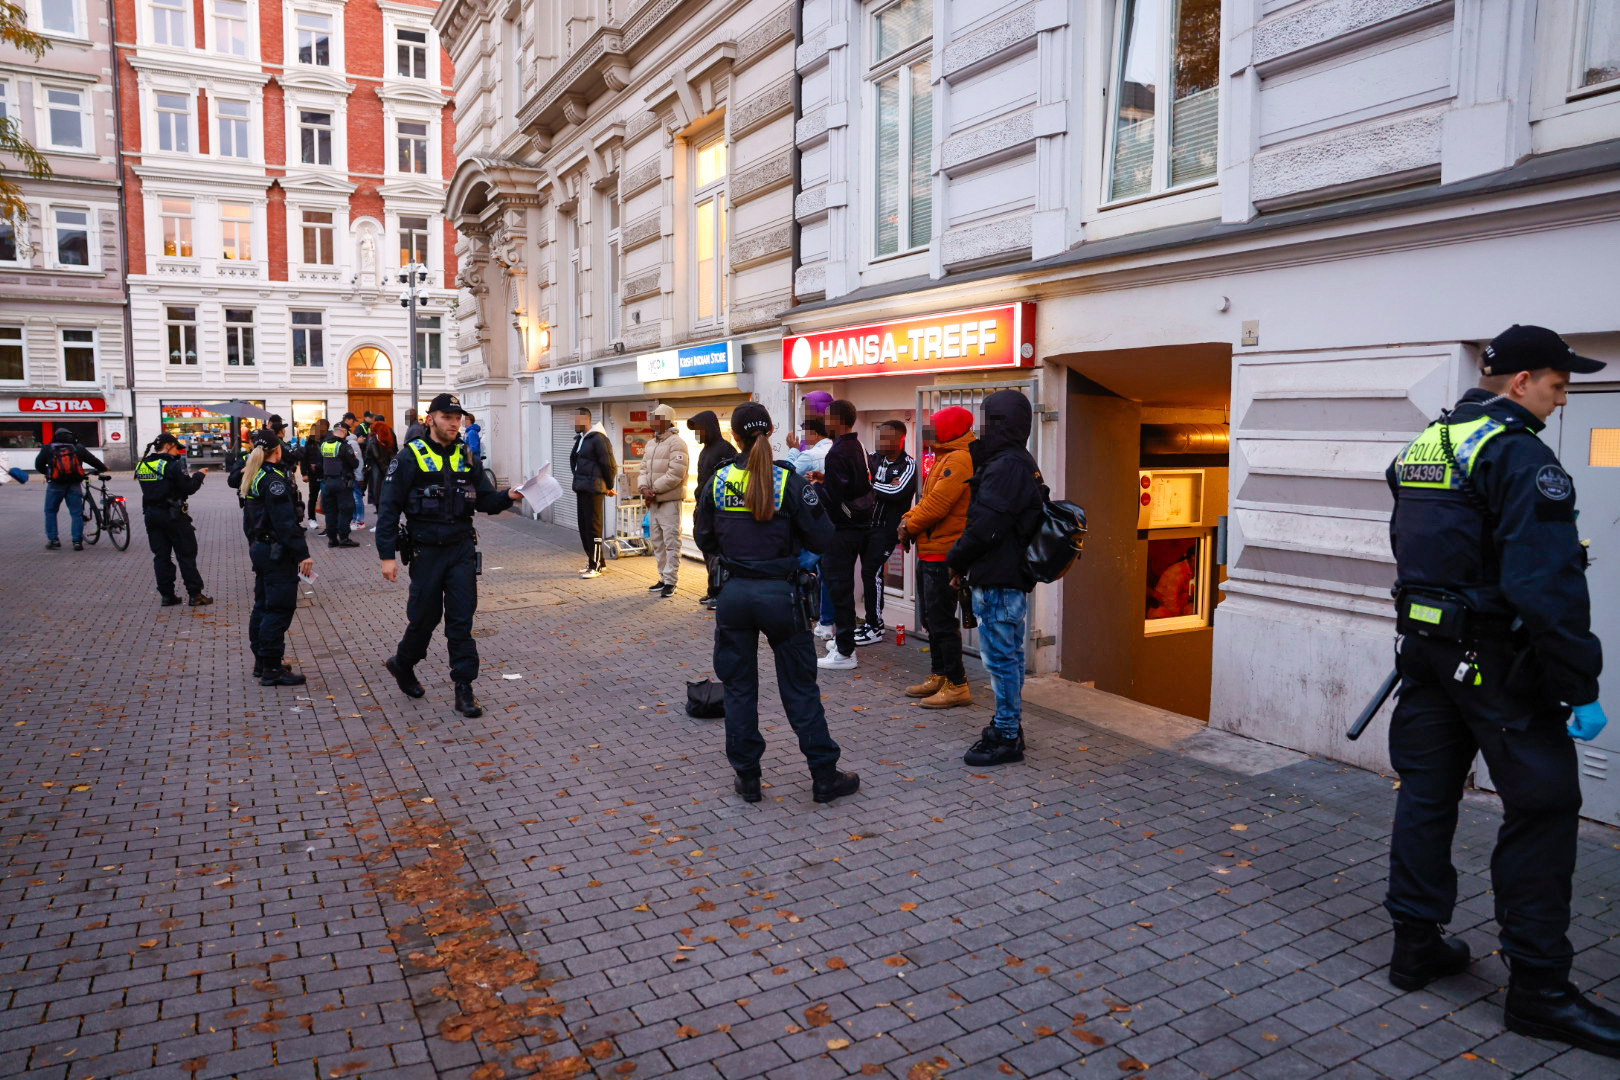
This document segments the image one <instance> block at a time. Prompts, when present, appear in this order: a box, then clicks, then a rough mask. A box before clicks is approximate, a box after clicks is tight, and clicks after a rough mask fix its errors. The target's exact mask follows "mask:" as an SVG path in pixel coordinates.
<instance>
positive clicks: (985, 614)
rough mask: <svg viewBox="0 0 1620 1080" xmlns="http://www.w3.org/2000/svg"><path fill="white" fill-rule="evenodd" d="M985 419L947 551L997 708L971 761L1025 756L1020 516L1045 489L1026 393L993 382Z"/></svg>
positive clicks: (1025, 617)
mask: <svg viewBox="0 0 1620 1080" xmlns="http://www.w3.org/2000/svg"><path fill="white" fill-rule="evenodd" d="M983 409H984V423H983V425H982V427H981V431H982V437H981V438H980V440H979V444H978V445H979V447H980V448H981V449H980V452H979V454H978V455H976V456H975V460H974V475H973V479H972V480H970V481H968V483H969V486H970V487H971V489H972V492H973V494H972V498H971V500H970V501H969V503H968V514H967V527H966V528H964V529H963V530H962V535H961V537H960V538H959V539H958V540H957V541H956V544H955V545H954V546H953V547H952V548H951V551H950V554H949V555H947V556H946V557H945V564H946V566H947V567H949V568H950V572H951V576H952V579H953V581H957V582H960V581H964V580H965V581H966V583H967V584H968V585H969V586H971V587H972V589H973V610H974V613H975V614H976V615H977V617H978V620H979V657H980V659H981V660H983V661H984V666H985V667H986V668H987V669H989V671H990V685H991V688H992V689H994V690H995V692H996V715H995V719H994V720H993V721H992V722H991V724H990V726H989V727H987V728H985V729H984V731H983V732H982V733H981V734H980V736H979V740H978V741H977V742H976V743H974V744H973V746H972V748H970V749H969V750H968V752H967V753H966V754H965V755H964V756H963V758H962V760H963V761H965V762H966V763H967V764H969V765H977V766H984V765H1005V764H1008V763H1010V762H1014V761H1022V760H1024V733H1023V727H1024V718H1023V698H1024V634H1025V629H1026V627H1027V626H1028V624H1029V594H1030V593H1031V592H1032V591H1034V589H1035V575H1034V574H1032V573H1030V569H1029V563H1028V562H1027V561H1026V560H1025V558H1024V549H1025V548H1026V547H1027V546H1028V543H1029V535H1028V529H1027V526H1026V525H1025V524H1024V523H1025V522H1026V521H1028V520H1029V517H1030V515H1031V514H1032V513H1033V512H1034V511H1035V510H1036V509H1038V508H1039V506H1040V503H1041V498H1042V495H1043V491H1042V485H1041V472H1040V468H1039V467H1038V466H1037V465H1036V464H1035V458H1034V457H1033V456H1031V455H1030V452H1029V450H1028V449H1027V448H1026V444H1027V443H1028V442H1029V432H1030V428H1031V427H1032V425H1033V422H1034V411H1033V409H1032V408H1031V406H1030V403H1029V398H1027V397H1025V396H1024V395H1023V394H1022V393H1021V392H1019V391H1017V390H997V391H996V392H995V393H993V394H991V395H990V396H989V397H987V398H985V399H984V406H983Z"/></svg>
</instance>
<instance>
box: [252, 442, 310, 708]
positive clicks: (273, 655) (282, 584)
mask: <svg viewBox="0 0 1620 1080" xmlns="http://www.w3.org/2000/svg"><path fill="white" fill-rule="evenodd" d="M286 454H287V449H286V445H285V444H284V443H283V442H282V441H281V437H280V435H279V434H278V433H277V432H275V431H272V430H269V429H265V428H260V429H259V430H258V431H255V432H254V433H253V452H252V453H251V454H249V455H248V459H247V463H246V467H245V468H244V470H243V476H244V477H245V478H246V481H247V482H246V483H244V484H243V485H242V487H241V489H240V491H241V497H242V531H243V532H244V533H246V534H247V538H248V556H249V558H251V559H252V562H253V614H251V615H250V616H248V645H249V647H251V648H252V650H253V677H254V678H256V679H258V680H259V685H260V686H303V685H304V676H302V675H300V674H297V673H296V672H294V671H293V670H292V669H291V668H290V667H288V666H287V665H286V664H285V663H284V662H283V658H284V657H285V655H286V651H287V642H286V638H287V628H288V627H289V626H291V625H292V618H293V613H294V612H296V611H297V610H298V575H299V574H303V575H304V576H305V577H308V576H309V575H310V573H311V572H313V570H314V569H315V561H314V560H313V559H311V558H310V556H309V545H308V544H307V543H306V542H305V540H304V500H303V498H302V497H301V496H300V495H299V493H298V481H297V478H296V477H295V476H294V475H293V473H292V467H291V465H290V463H289V462H288V461H287V460H286Z"/></svg>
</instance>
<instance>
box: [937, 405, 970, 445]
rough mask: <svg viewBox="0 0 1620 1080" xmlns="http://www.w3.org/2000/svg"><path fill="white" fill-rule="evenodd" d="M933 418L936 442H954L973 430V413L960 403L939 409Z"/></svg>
mask: <svg viewBox="0 0 1620 1080" xmlns="http://www.w3.org/2000/svg"><path fill="white" fill-rule="evenodd" d="M933 419H934V441H935V442H941V443H948V442H954V441H955V440H957V439H960V438H961V437H962V436H963V435H966V434H967V433H968V432H969V431H972V430H973V414H972V413H971V412H969V411H968V410H967V409H964V408H962V406H960V405H952V406H951V407H950V408H948V409H941V410H939V411H938V412H936V413H935V414H934V418H933Z"/></svg>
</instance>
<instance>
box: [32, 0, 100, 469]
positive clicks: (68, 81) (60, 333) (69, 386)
mask: <svg viewBox="0 0 1620 1080" xmlns="http://www.w3.org/2000/svg"><path fill="white" fill-rule="evenodd" d="M24 8H25V10H26V14H27V25H28V26H29V27H30V28H32V29H35V30H36V31H38V32H39V33H41V34H43V35H44V36H45V37H46V38H47V40H48V41H49V42H50V48H49V50H48V51H47V52H46V54H45V56H44V58H43V59H40V60H36V59H35V58H34V57H33V56H31V55H29V54H27V53H25V52H22V51H21V50H18V49H15V48H13V47H11V46H9V45H0V116H5V117H6V118H7V119H9V120H10V121H11V122H12V123H13V124H14V125H15V126H16V127H17V129H18V130H19V131H20V134H21V135H22V137H23V138H24V139H26V140H27V141H28V142H29V143H31V144H32V145H33V146H34V147H36V148H37V149H38V150H40V151H41V152H42V153H43V154H44V155H45V158H46V160H47V161H48V162H49V164H50V167H51V176H50V178H49V179H46V180H34V179H31V178H29V177H28V176H27V175H26V174H24V173H22V172H20V171H16V170H15V169H13V168H8V169H7V171H6V177H7V179H9V180H11V181H13V182H15V183H17V184H19V185H20V187H21V189H22V193H23V198H24V201H25V203H26V205H27V211H28V213H27V218H26V220H21V221H6V220H3V219H0V465H4V466H6V467H21V468H24V469H32V468H33V465H34V457H35V455H36V454H37V453H38V448H39V446H40V445H42V444H43V443H45V442H49V441H50V439H51V438H52V437H53V436H54V434H55V432H56V430H57V429H59V428H61V427H62V426H64V425H71V427H72V428H73V430H74V431H75V433H76V434H77V435H78V436H79V438H80V441H81V442H83V443H84V444H85V445H87V446H90V447H92V448H94V449H95V452H96V454H97V456H99V457H100V458H101V459H102V460H103V461H105V462H106V463H107V464H108V465H111V466H114V467H117V466H120V465H127V464H128V462H129V441H130V427H129V415H130V391H129V373H128V371H127V370H126V368H125V364H124V340H125V335H124V326H125V324H124V276H123V237H122V225H121V223H120V218H119V192H118V140H117V123H116V117H115V115H114V96H113V87H114V81H113V80H114V73H113V60H112V48H111V44H112V38H111V33H110V30H109V22H108V12H107V8H106V6H105V5H104V4H101V3H97V2H96V0H27V3H26V4H25V5H24ZM7 164H8V166H10V165H14V164H15V163H12V162H8V163H7Z"/></svg>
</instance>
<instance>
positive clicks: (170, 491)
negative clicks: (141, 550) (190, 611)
mask: <svg viewBox="0 0 1620 1080" xmlns="http://www.w3.org/2000/svg"><path fill="white" fill-rule="evenodd" d="M207 475H208V470H207V469H198V470H197V471H196V472H195V473H188V472H187V471H186V464H185V462H184V461H182V460H181V458H180V440H179V439H177V438H175V437H174V436H173V435H171V434H169V433H168V432H167V431H165V432H163V433H162V434H160V435H159V436H158V437H157V438H155V439H153V440H152V446H151V449H150V450H149V451H148V453H147V455H146V456H145V457H143V458H141V460H140V462H139V463H138V464H137V465H136V466H135V479H136V480H137V481H139V482H140V485H141V510H142V514H143V516H144V517H145V519H146V542H147V543H149V544H151V545H152V568H153V570H154V572H155V573H156V574H157V588H158V595H159V596H161V597H162V598H163V606H164V607H173V606H174V605H176V604H178V603H179V602H180V598H179V597H178V596H176V595H175V593H174V563H175V562H178V563H179V564H180V576H181V577H182V578H183V579H184V581H185V583H186V592H187V593H189V594H190V595H191V606H192V607H199V606H201V605H203V604H212V603H213V602H214V599H213V597H211V596H209V595H207V594H206V593H204V592H203V579H202V575H201V574H199V573H198V572H197V530H196V529H194V528H193V527H192V524H191V515H190V514H189V513H187V510H186V500H187V499H188V498H190V497H191V496H192V495H195V494H196V493H197V489H198V488H200V487H202V486H203V479H204V478H205V477H206V476H207ZM171 555H172V556H173V559H174V561H173V562H171V561H170V556H171Z"/></svg>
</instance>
